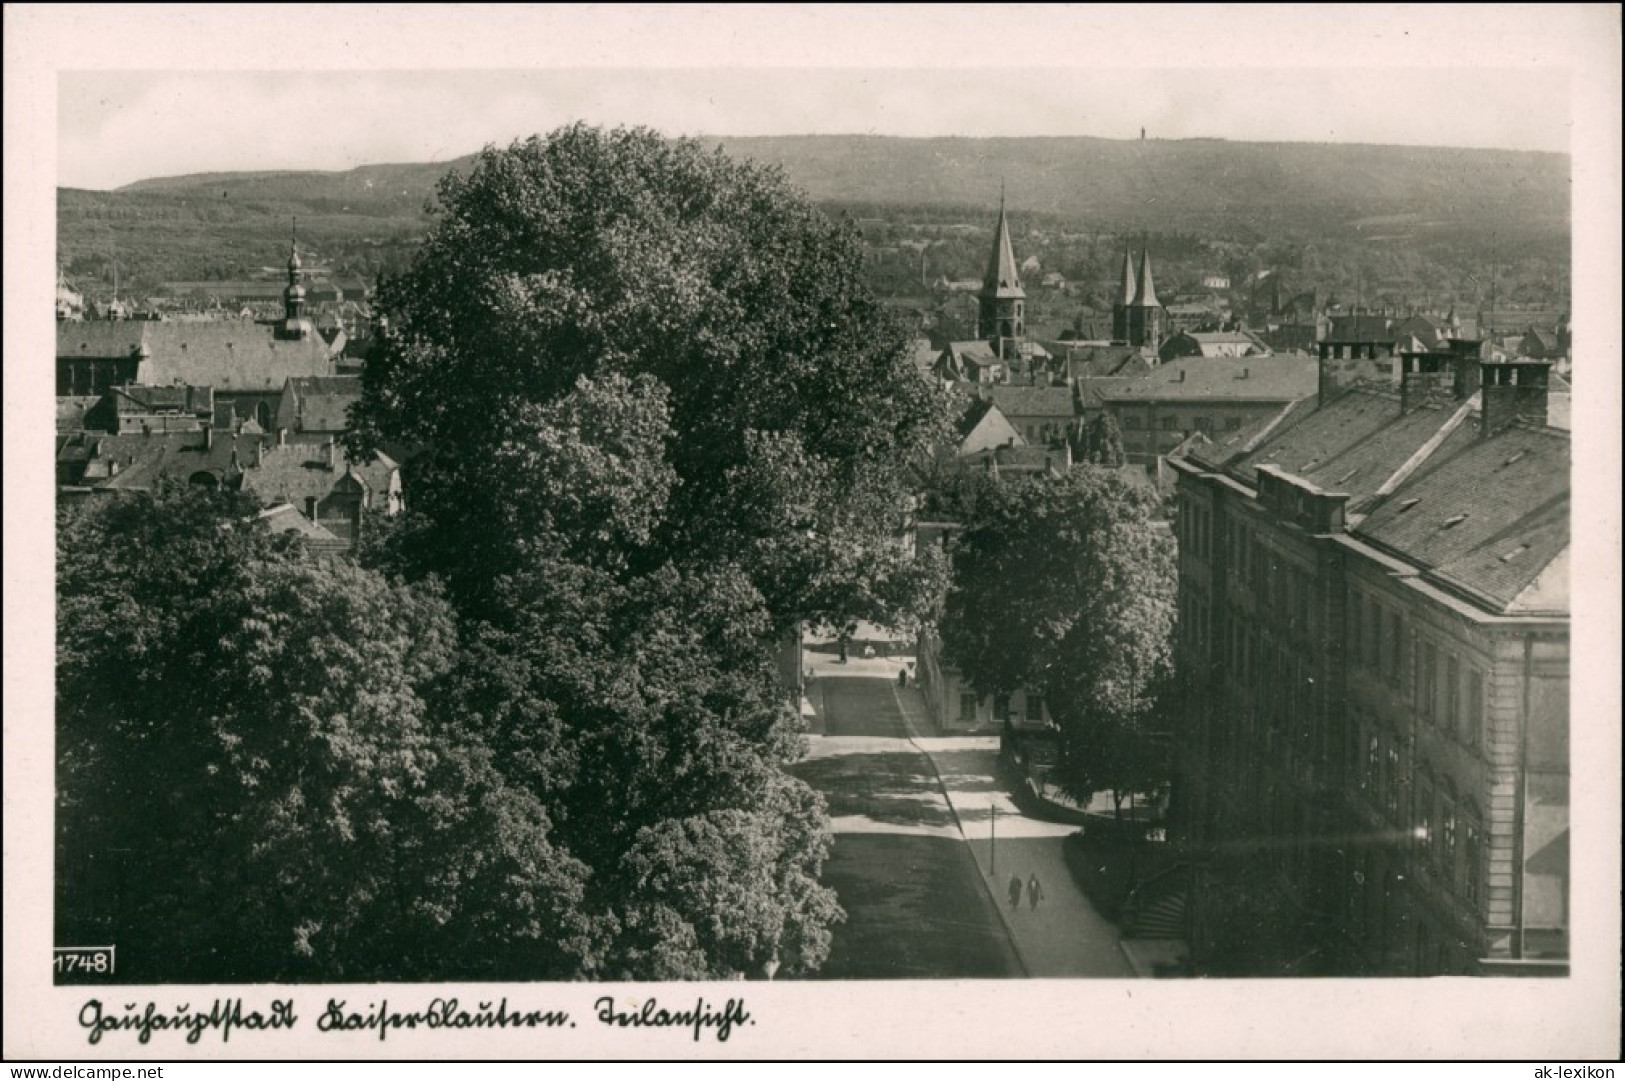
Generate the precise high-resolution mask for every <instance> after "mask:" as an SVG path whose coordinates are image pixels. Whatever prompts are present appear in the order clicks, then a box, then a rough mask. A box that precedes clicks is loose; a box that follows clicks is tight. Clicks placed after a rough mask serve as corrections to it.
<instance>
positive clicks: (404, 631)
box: [57, 488, 591, 980]
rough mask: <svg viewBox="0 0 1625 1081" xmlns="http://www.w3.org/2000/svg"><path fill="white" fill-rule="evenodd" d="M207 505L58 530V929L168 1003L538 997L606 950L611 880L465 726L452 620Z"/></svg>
mask: <svg viewBox="0 0 1625 1081" xmlns="http://www.w3.org/2000/svg"><path fill="white" fill-rule="evenodd" d="M256 512H257V508H256V507H255V506H254V505H253V504H252V501H251V500H247V499H244V498H242V497H239V496H235V495H232V494H229V493H210V492H203V491H199V490H196V489H184V488H182V489H172V490H162V489H161V490H160V491H158V492H157V493H155V494H153V495H150V496H149V495H143V494H132V495H127V496H120V497H118V498H117V499H114V500H111V501H108V502H105V503H99V504H95V505H92V506H90V507H87V508H83V509H76V510H68V511H65V512H64V513H63V514H62V515H61V518H60V521H59V529H58V553H57V554H58V566H59V569H60V573H59V576H58V650H59V652H58V683H57V707H58V708H57V715H58V742H59V771H60V775H59V788H58V790H59V794H60V809H59V810H60V814H59V829H60V838H59V840H60V849H59V851H60V853H61V860H62V865H61V866H60V867H59V873H58V884H59V897H58V921H59V924H60V925H61V927H62V929H63V931H64V933H68V934H69V935H70V936H71V937H73V938H75V939H81V938H82V937H83V936H84V935H86V934H93V932H94V931H95V930H97V929H101V928H107V929H109V930H111V931H112V932H113V933H114V934H115V935H116V937H117V938H118V940H119V941H120V942H121V943H129V944H130V945H129V950H128V952H126V954H125V957H126V958H128V960H127V962H126V964H127V965H128V966H129V967H130V969H131V972H132V974H137V975H145V976H147V977H149V978H164V979H198V980H219V979H228V980H229V979H282V978H298V977H302V976H303V977H309V976H322V977H327V978H363V979H373V978H380V977H384V976H396V977H400V976H417V977H420V978H421V977H423V976H426V975H439V976H445V977H451V976H457V975H464V976H475V975H494V974H500V973H503V972H508V973H509V974H513V969H511V968H503V967H500V964H499V967H497V968H495V969H492V968H491V967H489V966H488V963H487V961H488V959H499V962H500V961H508V962H511V961H512V960H513V959H516V958H522V959H524V960H525V961H526V962H528V965H527V966H520V967H519V971H524V969H525V968H526V967H529V968H531V969H534V968H537V967H543V966H546V967H551V968H553V969H557V968H561V967H564V966H566V965H569V964H573V963H576V962H577V961H578V960H579V959H580V958H581V957H582V956H586V955H587V954H588V953H589V952H590V940H591V927H590V926H589V923H588V921H586V920H585V919H584V918H583V917H582V916H581V915H580V914H579V913H578V912H577V906H578V903H579V900H580V897H581V895H582V893H583V890H584V888H585V880H586V877H587V871H586V868H585V867H584V866H583V865H581V864H579V863H578V862H574V861H572V860H570V859H569V858H568V857H567V856H566V855H564V854H562V853H560V852H559V851H558V850H557V847H556V845H555V844H554V841H553V839H552V826H551V822H550V820H549V818H548V816H547V813H546V808H545V807H543V806H542V805H541V804H540V803H539V802H538V801H536V800H535V799H534V798H532V797H530V796H529V795H528V794H527V793H524V792H522V791H519V790H516V789H514V788H512V787H511V786H509V785H507V784H506V783H505V782H504V781H503V779H502V777H501V776H500V775H499V774H497V773H496V771H495V770H494V768H493V766H492V759H491V755H490V754H489V753H488V752H487V751H485V750H484V749H483V748H481V747H480V746H479V745H478V744H477V743H475V742H473V741H471V740H469V739H468V738H466V737H465V736H464V735H463V734H462V733H460V732H458V731H456V730H454V729H451V728H448V727H447V726H446V725H445V724H444V723H442V715H440V714H439V713H437V711H436V710H435V708H434V702H435V700H436V697H437V688H438V686H439V684H440V683H441V682H442V681H443V680H445V679H446V678H447V677H448V676H449V674H450V673H451V672H452V670H453V668H454V666H455V665H456V663H457V649H456V631H455V624H454V621H453V616H452V612H451V610H450V608H449V606H448V605H447V604H446V603H445V601H444V600H443V599H442V598H441V597H440V596H439V594H438V591H437V590H435V589H434V588H433V587H432V585H429V584H420V585H417V586H413V587H408V586H405V585H403V584H400V583H393V584H392V583H390V582H388V581H386V580H385V579H383V578H382V577H381V576H379V575H378V574H376V573H374V572H371V571H366V570H363V569H361V568H359V567H357V566H354V565H352V564H348V563H344V562H337V561H330V560H322V561H316V560H312V559H311V558H309V557H308V556H307V555H306V554H305V553H304V552H303V550H302V549H300V548H299V547H298V546H297V545H295V544H292V543H290V542H289V541H287V540H286V539H283V538H276V537H272V536H270V535H269V534H267V533H266V532H265V531H264V530H263V529H261V528H260V527H259V525H258V523H257V521H256Z"/></svg>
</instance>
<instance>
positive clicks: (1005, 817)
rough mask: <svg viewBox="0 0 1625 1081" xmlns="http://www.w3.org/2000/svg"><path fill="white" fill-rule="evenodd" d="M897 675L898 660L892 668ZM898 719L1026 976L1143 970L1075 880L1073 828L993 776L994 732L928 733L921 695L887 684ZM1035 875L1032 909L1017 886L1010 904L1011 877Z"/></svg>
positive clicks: (1120, 975) (1122, 974)
mask: <svg viewBox="0 0 1625 1081" xmlns="http://www.w3.org/2000/svg"><path fill="white" fill-rule="evenodd" d="M891 671H892V673H893V674H894V675H895V672H896V666H895V664H894V665H892V666H891ZM892 693H893V694H894V695H896V696H897V701H898V706H899V708H900V709H901V710H902V713H903V718H904V723H905V725H906V726H907V727H908V728H909V730H910V732H911V733H912V735H913V737H914V742H915V744H916V745H917V746H918V747H919V748H920V750H921V751H923V752H924V753H925V754H926V756H927V757H928V758H930V759H931V762H932V765H933V766H934V767H935V769H936V771H937V775H938V777H939V778H940V779H941V781H942V787H943V790H944V791H945V792H946V794H947V797H948V804H949V807H950V808H951V809H952V811H953V814H954V819H955V820H956V822H957V823H958V826H959V831H960V833H961V834H962V835H963V836H964V837H965V840H966V843H967V844H968V845H969V846H970V850H971V854H972V856H973V857H974V858H975V860H976V864H977V868H978V869H979V870H980V871H981V873H982V879H983V881H984V883H986V885H987V888H988V890H989V892H990V893H991V894H992V895H993V898H994V900H995V902H996V903H997V905H998V908H999V914H1000V916H1001V918H1002V919H1003V920H1004V923H1005V927H1006V928H1007V930H1008V931H1009V933H1010V939H1011V941H1012V942H1013V943H1014V944H1015V947H1016V952H1017V953H1018V954H1019V955H1020V957H1021V959H1022V962H1023V965H1024V967H1025V968H1026V969H1027V973H1028V975H1030V976H1036V977H1050V978H1061V977H1078V976H1093V977H1104V978H1108V979H1124V978H1131V977H1134V976H1136V975H1142V974H1144V975H1149V974H1150V971H1151V969H1150V965H1149V964H1147V965H1145V966H1144V969H1143V972H1142V971H1141V969H1142V966H1140V965H1136V964H1134V963H1132V962H1131V961H1130V959H1129V957H1128V955H1127V953H1126V951H1125V950H1124V949H1121V948H1119V944H1118V934H1117V928H1116V927H1115V926H1113V925H1112V924H1111V923H1110V922H1108V921H1107V920H1106V919H1105V918H1103V917H1102V916H1101V915H1100V914H1099V913H1098V912H1096V911H1095V910H1094V907H1093V906H1092V905H1090V903H1089V901H1088V899H1087V898H1086V897H1085V896H1084V895H1083V893H1082V892H1081V891H1079V889H1078V888H1077V886H1076V885H1074V884H1073V881H1072V876H1071V874H1070V873H1069V872H1068V870H1067V867H1066V862H1065V860H1064V858H1063V856H1062V853H1061V841H1062V838H1064V837H1066V836H1067V835H1068V834H1070V833H1072V832H1074V831H1075V830H1076V828H1077V827H1076V826H1072V825H1066V824H1062V823H1052V822H1041V821H1038V820H1036V819H1032V818H1027V817H1025V816H1024V815H1022V813H1021V812H1020V811H1019V810H1018V809H1017V808H1016V805H1015V803H1014V802H1013V801H1012V799H1011V798H1010V796H1009V794H1007V793H1006V792H1004V791H1002V790H1001V788H1000V786H999V784H998V782H997V781H996V780H995V779H994V773H995V769H996V762H997V759H998V747H999V741H998V737H996V736H930V735H924V734H923V733H926V732H929V731H930V730H931V726H930V720H929V718H928V716H927V713H926V708H925V701H924V699H923V698H922V697H921V695H920V692H919V690H918V689H917V688H916V687H914V686H912V685H911V686H909V687H906V688H899V687H896V686H893V688H892ZM1034 874H1036V875H1037V876H1038V880H1039V883H1040V885H1041V888H1042V891H1043V899H1042V900H1041V901H1040V902H1039V904H1038V907H1037V908H1036V909H1034V908H1032V907H1031V905H1030V904H1029V902H1028V899H1027V896H1026V893H1025V891H1023V894H1022V898H1021V901H1020V904H1019V905H1017V906H1015V907H1012V906H1011V905H1010V904H1009V901H1008V896H1009V895H1008V892H1007V891H1008V889H1009V883H1010V878H1011V876H1012V875H1016V876H1019V877H1020V878H1021V881H1022V883H1023V884H1024V885H1025V883H1026V882H1027V879H1028V877H1029V876H1030V875H1034Z"/></svg>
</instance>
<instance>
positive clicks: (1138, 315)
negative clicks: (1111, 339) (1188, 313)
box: [1125, 249, 1163, 349]
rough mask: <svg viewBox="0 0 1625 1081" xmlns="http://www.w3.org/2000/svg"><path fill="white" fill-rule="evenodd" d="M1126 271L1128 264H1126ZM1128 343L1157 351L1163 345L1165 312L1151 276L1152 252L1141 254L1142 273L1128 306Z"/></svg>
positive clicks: (1142, 252) (1146, 250)
mask: <svg viewBox="0 0 1625 1081" xmlns="http://www.w3.org/2000/svg"><path fill="white" fill-rule="evenodd" d="M1125 269H1126V264H1125ZM1127 309H1128V310H1127V313H1126V314H1127V316H1128V319H1127V322H1128V328H1127V329H1128V335H1127V337H1128V343H1129V344H1130V345H1134V346H1142V347H1146V348H1151V349H1155V348H1157V346H1159V345H1161V344H1162V335H1163V310H1162V302H1161V301H1160V300H1158V299H1157V283H1156V282H1155V281H1154V280H1153V279H1152V276H1151V252H1150V250H1149V249H1142V250H1141V252H1140V272H1139V274H1138V275H1136V277H1135V279H1134V297H1133V299H1132V300H1130V301H1129V302H1128V305H1127Z"/></svg>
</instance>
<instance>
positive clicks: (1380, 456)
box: [1227, 387, 1476, 513]
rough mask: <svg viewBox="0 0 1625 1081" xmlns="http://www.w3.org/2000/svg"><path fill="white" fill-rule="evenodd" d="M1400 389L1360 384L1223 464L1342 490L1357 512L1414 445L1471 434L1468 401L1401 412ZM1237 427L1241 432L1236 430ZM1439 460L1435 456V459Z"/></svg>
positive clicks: (1446, 442)
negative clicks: (1268, 469) (1277, 471)
mask: <svg viewBox="0 0 1625 1081" xmlns="http://www.w3.org/2000/svg"><path fill="white" fill-rule="evenodd" d="M1399 405H1400V402H1399V395H1398V394H1396V393H1393V392H1391V391H1388V390H1385V389H1378V388H1374V387H1357V388H1355V389H1353V390H1350V391H1347V392H1345V393H1343V394H1341V395H1339V396H1338V397H1336V398H1334V399H1332V400H1331V401H1330V402H1328V403H1327V404H1325V405H1323V406H1321V408H1319V409H1316V410H1314V411H1312V412H1309V413H1306V414H1305V415H1304V416H1303V417H1302V419H1300V420H1298V421H1297V422H1296V423H1293V424H1291V425H1288V426H1286V427H1284V428H1282V429H1279V430H1277V431H1276V432H1274V433H1272V434H1270V435H1269V436H1266V437H1265V438H1264V439H1263V440H1262V441H1260V442H1259V443H1258V445H1257V446H1256V447H1255V448H1254V449H1253V450H1251V451H1249V452H1247V453H1245V454H1243V455H1242V456H1241V457H1239V458H1236V459H1234V460H1232V461H1231V462H1230V463H1229V465H1228V467H1227V468H1228V471H1229V472H1230V473H1231V474H1232V475H1234V476H1237V477H1239V478H1240V479H1242V480H1245V481H1247V482H1248V483H1250V484H1256V483H1257V479H1256V473H1257V469H1258V467H1259V466H1261V465H1273V466H1277V467H1279V468H1281V469H1284V470H1285V471H1287V472H1288V473H1291V474H1293V475H1294V476H1298V477H1302V478H1304V479H1305V480H1308V481H1311V482H1313V483H1314V484H1316V485H1318V486H1319V487H1321V488H1323V489H1325V490H1326V491H1333V492H1346V493H1348V495H1349V496H1350V500H1349V510H1350V511H1351V512H1354V513H1358V512H1359V511H1360V510H1361V509H1362V508H1363V507H1364V506H1366V505H1367V504H1368V502H1369V500H1370V497H1372V496H1374V495H1376V494H1377V493H1378V492H1379V491H1381V490H1382V488H1383V487H1384V486H1385V485H1387V484H1389V483H1390V482H1391V481H1393V480H1394V478H1395V477H1396V475H1397V474H1398V473H1399V472H1400V470H1401V469H1402V468H1404V467H1405V466H1407V465H1412V466H1414V465H1415V464H1416V462H1415V461H1413V460H1414V459H1416V458H1417V455H1418V452H1420V451H1422V450H1423V449H1424V448H1427V447H1428V446H1429V444H1430V443H1433V444H1434V446H1433V453H1434V454H1437V453H1438V452H1440V451H1445V452H1447V453H1448V452H1451V451H1454V450H1456V449H1458V448H1459V447H1461V446H1463V445H1465V444H1466V443H1469V442H1471V441H1472V440H1473V438H1474V436H1475V433H1476V426H1475V425H1473V424H1472V423H1471V422H1470V413H1471V405H1470V403H1466V402H1454V403H1446V404H1430V405H1423V406H1419V407H1417V408H1415V409H1412V410H1411V411H1409V412H1407V413H1401V412H1400V408H1399ZM1238 434H1239V433H1238ZM1434 460H1437V459H1434Z"/></svg>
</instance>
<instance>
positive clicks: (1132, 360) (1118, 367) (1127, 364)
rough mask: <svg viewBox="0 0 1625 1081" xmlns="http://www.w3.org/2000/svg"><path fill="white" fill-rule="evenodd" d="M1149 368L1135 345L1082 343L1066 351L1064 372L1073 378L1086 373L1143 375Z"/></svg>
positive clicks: (1149, 365) (1093, 374) (1095, 374)
mask: <svg viewBox="0 0 1625 1081" xmlns="http://www.w3.org/2000/svg"><path fill="white" fill-rule="evenodd" d="M1150 370H1151V364H1150V362H1148V361H1147V360H1146V359H1145V357H1144V356H1142V355H1141V353H1140V347H1139V346H1137V345H1083V346H1073V347H1071V348H1070V349H1068V350H1067V352H1066V373H1067V375H1069V376H1071V377H1072V378H1073V379H1079V378H1082V377H1083V376H1086V375H1087V376H1101V375H1144V374H1145V373H1146V372H1149V371H1150Z"/></svg>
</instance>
